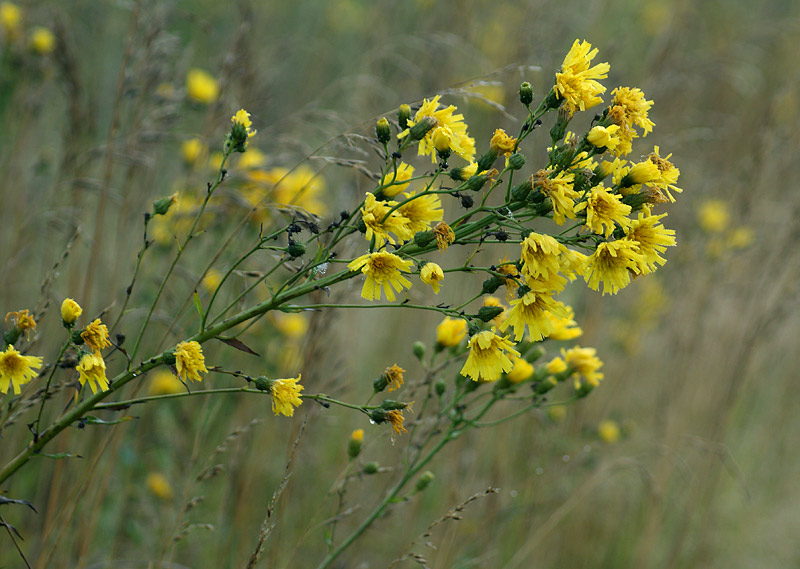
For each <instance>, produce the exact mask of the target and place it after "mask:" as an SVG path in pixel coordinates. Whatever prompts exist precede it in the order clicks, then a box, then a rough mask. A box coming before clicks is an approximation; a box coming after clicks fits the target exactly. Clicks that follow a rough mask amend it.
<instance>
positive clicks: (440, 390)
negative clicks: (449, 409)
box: [433, 379, 447, 397]
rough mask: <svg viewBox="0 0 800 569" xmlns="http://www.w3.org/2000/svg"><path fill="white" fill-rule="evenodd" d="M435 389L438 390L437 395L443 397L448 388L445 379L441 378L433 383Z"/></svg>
mask: <svg viewBox="0 0 800 569" xmlns="http://www.w3.org/2000/svg"><path fill="white" fill-rule="evenodd" d="M433 389H434V391H436V395H438V396H439V397H441V396H442V395H444V392H445V391H446V390H447V384H446V383H445V382H444V380H441V379H439V380H437V381H436V383H434V384H433Z"/></svg>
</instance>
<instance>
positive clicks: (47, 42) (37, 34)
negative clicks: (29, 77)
mask: <svg viewBox="0 0 800 569" xmlns="http://www.w3.org/2000/svg"><path fill="white" fill-rule="evenodd" d="M30 46H31V49H32V50H33V51H34V53H38V54H39V55H49V54H51V53H53V50H54V49H55V48H56V36H54V35H53V32H51V31H50V30H48V29H47V28H43V27H41V26H37V27H35V28H33V31H32V32H31V38H30Z"/></svg>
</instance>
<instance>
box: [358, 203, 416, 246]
mask: <svg viewBox="0 0 800 569" xmlns="http://www.w3.org/2000/svg"><path fill="white" fill-rule="evenodd" d="M396 205H397V202H395V201H379V200H378V199H377V198H376V197H375V194H372V193H370V192H367V195H366V197H365V198H364V206H363V207H362V208H361V219H362V220H363V221H364V225H366V227H367V231H366V233H365V236H366V238H367V240H368V241H369V240H372V239H373V238H374V239H375V246H376V247H381V246H383V242H384V241H388V242H389V243H391V244H394V243H395V239H394V237H392V236H391V235H390V233H393V234H394V235H396V236H397V238H398V239H400V240H401V241H405V240H407V239H411V238H412V237H413V236H414V233H413V232H412V231H411V228H410V227H409V220H408V219H406V217H405V216H404V215H403V214H402V213H401V212H400V210H399V209H395V210H394V211H391V210H392V208H393V207H394V206H396ZM390 211H391V213H389V212H390ZM387 215H388V217H387Z"/></svg>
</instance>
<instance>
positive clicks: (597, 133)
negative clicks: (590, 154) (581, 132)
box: [586, 124, 620, 152]
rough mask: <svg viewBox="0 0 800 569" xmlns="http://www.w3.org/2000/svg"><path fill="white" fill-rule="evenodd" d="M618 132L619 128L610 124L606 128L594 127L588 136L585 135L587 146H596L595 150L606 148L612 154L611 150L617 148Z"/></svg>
mask: <svg viewBox="0 0 800 569" xmlns="http://www.w3.org/2000/svg"><path fill="white" fill-rule="evenodd" d="M618 130H619V126H617V125H615V124H612V125H609V126H607V127H605V126H596V127H594V128H592V130H590V131H589V134H587V135H586V140H588V141H589V144H591V145H592V146H596V147H597V148H603V147H605V148H608V149H609V150H611V151H612V152H613V150H614V149H615V148H616V147H617V146H619V142H620V141H619V138H618V137H617V131H618Z"/></svg>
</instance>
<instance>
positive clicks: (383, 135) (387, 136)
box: [375, 117, 392, 144]
mask: <svg viewBox="0 0 800 569" xmlns="http://www.w3.org/2000/svg"><path fill="white" fill-rule="evenodd" d="M375 134H376V135H377V137H378V142H380V143H381V144H386V143H387V142H389V141H390V140H391V138H392V132H391V131H390V130H389V121H387V120H386V117H383V118H381V119H380V120H379V121H378V123H377V124H376V125H375Z"/></svg>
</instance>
